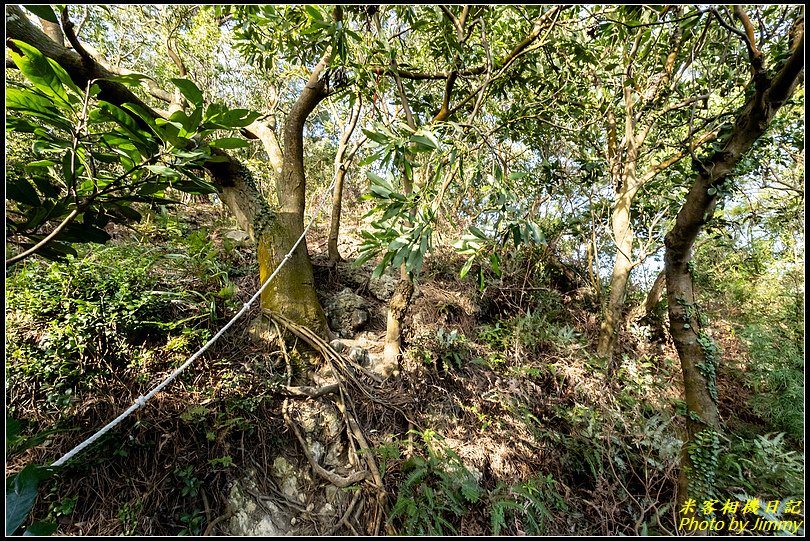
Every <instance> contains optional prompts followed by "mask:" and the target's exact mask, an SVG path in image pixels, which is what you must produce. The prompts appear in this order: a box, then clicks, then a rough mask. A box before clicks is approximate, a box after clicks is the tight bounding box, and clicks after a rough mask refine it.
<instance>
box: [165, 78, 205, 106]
mask: <svg viewBox="0 0 810 541" xmlns="http://www.w3.org/2000/svg"><path fill="white" fill-rule="evenodd" d="M169 80H170V81H171V82H172V83H174V84H175V86H177V88H179V89H180V93H181V94H183V97H184V98H186V99H187V100H188V102H189V103H190V104H191V105H193V106H194V108H195V109H199V108H200V107H202V104H203V95H202V92H200V89H199V88H197V85H195V84H194V83H192V82H191V81H189V80H188V79H169Z"/></svg>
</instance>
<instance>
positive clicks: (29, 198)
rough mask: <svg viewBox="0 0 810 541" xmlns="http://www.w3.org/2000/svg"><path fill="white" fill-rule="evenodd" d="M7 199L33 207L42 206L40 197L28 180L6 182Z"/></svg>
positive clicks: (19, 179) (18, 179) (16, 179)
mask: <svg viewBox="0 0 810 541" xmlns="http://www.w3.org/2000/svg"><path fill="white" fill-rule="evenodd" d="M6 198H7V199H13V200H14V201H18V202H20V203H23V204H25V205H28V206H31V207H37V206H39V205H40V201H39V195H38V194H37V191H36V190H35V189H34V187H33V186H32V185H31V183H30V182H29V181H28V179H26V178H20V177H17V178H14V179H12V180H8V181H7V182H6Z"/></svg>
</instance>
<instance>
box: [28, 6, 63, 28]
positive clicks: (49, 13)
mask: <svg viewBox="0 0 810 541" xmlns="http://www.w3.org/2000/svg"><path fill="white" fill-rule="evenodd" d="M23 7H24V8H25V9H27V10H28V11H30V12H31V13H33V14H34V15H36V16H37V17H39V18H40V19H45V20H46V21H48V22H49V23H57V24H59V19H58V18H57V17H56V13H54V12H53V9H51V6H44V5H33V6H32V5H30V4H23Z"/></svg>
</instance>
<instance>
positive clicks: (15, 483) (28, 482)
mask: <svg viewBox="0 0 810 541" xmlns="http://www.w3.org/2000/svg"><path fill="white" fill-rule="evenodd" d="M50 475H51V473H50V472H49V471H48V470H46V469H45V468H43V467H42V466H38V465H35V464H29V465H27V466H26V467H25V468H23V469H22V470H21V471H20V472H19V473H16V474H13V475H10V476H9V477H7V478H6V535H7V536H10V535H14V532H16V531H17V529H18V528H19V527H20V526H22V524H23V522H25V519H26V518H28V513H30V512H31V508H32V507H33V506H34V501H35V500H36V498H37V487H38V486H39V482H40V481H41V480H43V479H46V478H48V477H49V476H50Z"/></svg>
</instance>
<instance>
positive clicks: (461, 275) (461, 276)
mask: <svg viewBox="0 0 810 541" xmlns="http://www.w3.org/2000/svg"><path fill="white" fill-rule="evenodd" d="M474 261H475V256H472V257H471V258H469V259H468V260H467V262H466V263H464V266H463V267H461V271H460V272H459V273H458V277H459V279H461V280H463V279H464V277H465V276H467V273H468V272H470V269H471V268H472V265H473V262H474Z"/></svg>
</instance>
